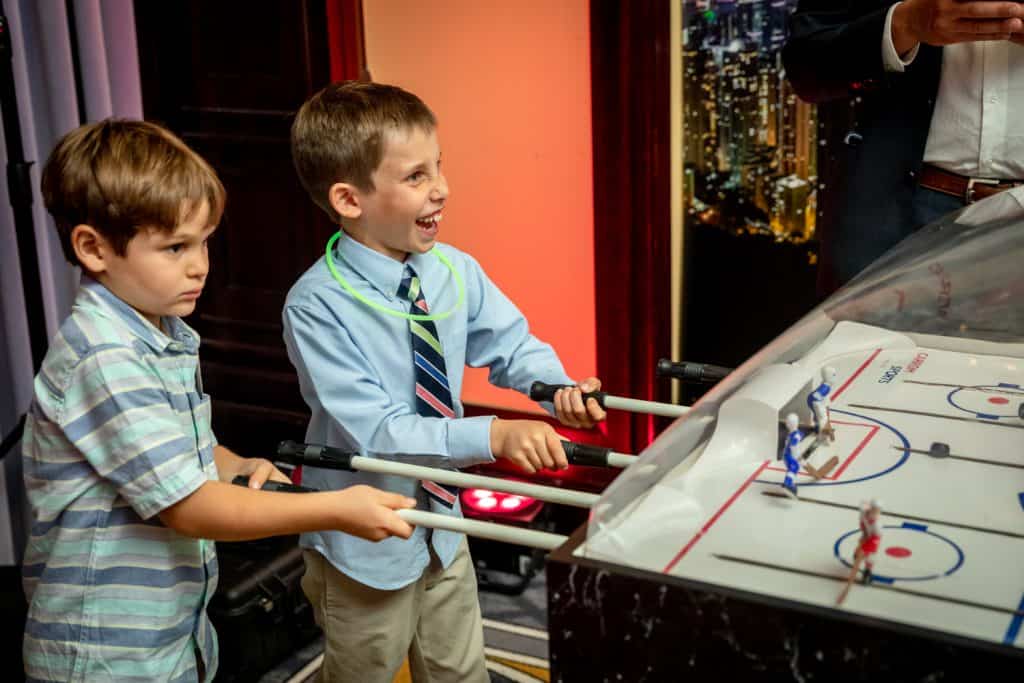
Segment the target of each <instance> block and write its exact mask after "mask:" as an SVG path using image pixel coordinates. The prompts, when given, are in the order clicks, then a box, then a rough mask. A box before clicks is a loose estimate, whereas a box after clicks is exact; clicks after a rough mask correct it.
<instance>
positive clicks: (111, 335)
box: [23, 277, 217, 683]
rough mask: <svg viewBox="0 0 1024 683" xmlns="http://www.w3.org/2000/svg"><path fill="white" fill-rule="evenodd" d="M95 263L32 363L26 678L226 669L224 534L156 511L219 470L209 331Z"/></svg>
mask: <svg viewBox="0 0 1024 683" xmlns="http://www.w3.org/2000/svg"><path fill="white" fill-rule="evenodd" d="M163 327H164V328H165V329H166V330H167V331H168V333H167V334H165V333H164V332H162V331H161V330H159V329H157V328H156V327H154V326H153V325H152V324H151V323H149V322H148V321H147V320H146V319H145V318H143V317H142V316H141V315H140V314H139V313H137V312H136V311H135V310H134V309H133V308H132V307H131V306H129V305H128V304H126V303H125V302H124V301H122V300H120V299H118V298H117V297H116V296H115V295H114V294H113V293H111V292H110V291H109V290H108V289H106V288H105V287H104V286H103V285H101V284H100V283H98V282H96V281H95V280H92V279H90V278H87V277H83V283H82V286H81V287H80V289H79V291H78V294H77V296H76V299H75V303H74V306H73V308H72V311H71V315H70V316H68V318H67V319H66V320H65V321H64V323H63V325H61V328H60V332H59V333H58V334H57V336H56V337H55V338H54V339H53V341H52V342H51V344H50V349H49V351H48V352H47V354H46V358H45V360H44V361H43V366H42V369H41V370H40V372H39V374H38V375H37V376H36V379H35V385H34V398H33V401H32V405H31V407H30V409H29V415H28V419H27V421H26V425H25V436H24V441H23V460H24V475H25V487H26V491H27V496H28V501H29V503H30V505H31V507H32V512H33V524H32V529H31V533H30V538H29V541H28V546H27V548H26V551H25V559H24V585H25V594H26V596H27V597H28V599H29V612H28V621H27V624H26V627H25V641H24V661H25V672H26V675H27V677H28V679H29V680H46V681H89V682H90V683H92V682H93V681H113V680H117V681H196V680H198V676H197V667H196V657H202V659H203V662H204V665H205V668H206V679H207V680H211V679H212V678H213V675H214V673H215V672H216V670H217V643H216V635H215V634H214V630H213V627H212V626H211V625H210V621H209V619H208V618H207V614H206V606H207V604H208V602H209V600H210V597H211V596H212V595H213V592H214V590H215V588H216V584H217V561H216V557H215V553H214V545H213V543H210V542H204V541H202V540H197V539H193V538H186V537H185V536H182V535H180V534H178V533H177V532H175V531H173V530H172V529H170V528H168V527H166V526H164V525H163V524H162V523H161V522H160V518H159V517H158V516H157V513H159V512H161V511H162V510H164V509H166V508H168V507H169V506H171V505H174V504H175V503H177V502H179V501H181V500H182V499H184V498H185V497H187V496H188V495H189V494H191V493H192V492H194V491H195V490H196V489H198V488H199V487H200V486H202V485H203V483H204V482H206V481H207V480H210V479H216V478H217V470H216V466H215V464H214V460H213V447H214V445H215V444H216V440H215V439H214V436H213V431H212V429H211V425H210V397H209V396H208V395H206V394H204V393H203V391H202V384H201V381H200V379H199V355H198V351H199V337H198V335H196V333H195V332H194V331H193V330H192V329H191V328H189V327H188V326H187V325H186V324H185V323H183V322H182V321H181V320H180V319H179V318H175V317H165V318H164V319H163Z"/></svg>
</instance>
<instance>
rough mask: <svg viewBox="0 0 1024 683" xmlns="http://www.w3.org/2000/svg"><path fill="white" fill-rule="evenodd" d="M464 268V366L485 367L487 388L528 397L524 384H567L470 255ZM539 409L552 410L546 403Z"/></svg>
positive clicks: (551, 355)
mask: <svg viewBox="0 0 1024 683" xmlns="http://www.w3.org/2000/svg"><path fill="white" fill-rule="evenodd" d="M466 258H467V261H468V262H469V267H468V268H467V275H466V277H467V284H466V286H467V288H468V289H469V291H470V292H472V293H473V295H472V296H471V297H470V300H469V306H470V310H469V320H468V323H467V324H468V329H467V337H468V338H467V343H466V363H467V364H469V365H470V366H472V367H474V368H479V367H487V368H488V369H489V370H490V372H489V374H488V380H489V381H490V383H491V384H493V385H494V386H498V387H503V388H506V389H514V390H516V391H518V392H520V393H523V394H526V395H529V393H530V385H531V384H533V383H534V382H537V381H540V382H545V383H547V384H573V380H571V379H570V378H569V376H568V375H566V374H565V368H563V367H562V362H561V361H560V360H559V359H558V355H557V354H556V353H555V351H554V349H553V348H552V347H551V345H550V344H547V343H545V342H542V341H541V340H539V339H537V338H536V337H534V336H533V335H532V334H530V326H529V324H528V323H527V321H526V318H525V317H524V316H523V314H522V313H521V312H520V310H519V309H518V308H517V307H516V305H515V304H513V303H512V301H511V300H509V298H508V297H507V296H505V294H504V293H503V292H502V291H501V290H500V289H499V288H498V286H497V285H495V284H494V282H492V281H491V279H490V278H488V277H487V274H486V273H484V271H483V269H482V268H481V267H480V265H479V264H478V263H477V262H476V260H475V259H473V258H472V257H470V256H468V255H467V256H466ZM541 405H542V406H543V407H544V408H545V409H546V410H547V411H548V412H553V411H554V406H553V405H552V404H551V403H550V402H547V401H545V402H543V403H541Z"/></svg>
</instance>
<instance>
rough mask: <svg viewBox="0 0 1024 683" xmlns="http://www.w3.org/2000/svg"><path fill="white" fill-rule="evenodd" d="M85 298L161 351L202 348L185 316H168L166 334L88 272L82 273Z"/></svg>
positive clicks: (196, 350) (165, 321)
mask: <svg viewBox="0 0 1024 683" xmlns="http://www.w3.org/2000/svg"><path fill="white" fill-rule="evenodd" d="M83 299H84V300H85V301H86V302H88V303H89V304H92V307H93V308H97V309H99V310H100V311H101V312H104V313H107V314H108V317H110V318H111V319H113V320H115V321H118V322H120V323H122V325H123V326H124V328H126V329H127V331H128V332H129V333H130V334H131V335H132V336H133V337H136V338H137V339H139V340H141V341H142V342H143V343H144V344H146V346H148V347H150V348H151V349H153V350H154V351H156V352H157V353H174V352H179V353H180V352H186V353H198V352H199V335H198V334H196V332H195V330H193V329H192V328H191V327H189V326H188V325H186V324H185V322H184V321H183V320H182V319H181V318H179V317H178V316H174V315H170V316H164V317H163V324H164V326H166V327H167V329H168V331H169V334H165V333H164V332H163V330H161V329H159V328H157V327H156V326H154V325H153V323H151V322H149V320H147V319H146V318H145V317H144V316H143V315H142V314H141V313H139V312H138V311H136V310H135V309H134V308H132V307H131V306H130V305H129V304H128V303H126V302H125V301H124V300H123V299H121V298H119V297H118V296H117V295H116V294H114V293H113V292H111V291H110V290H109V289H107V288H106V287H105V286H104V285H103V284H102V283H100V282H99V281H98V280H95V279H93V278H92V277H90V276H88V275H86V274H85V273H83V274H82V294H81V295H80V297H79V300H80V301H81V300H83Z"/></svg>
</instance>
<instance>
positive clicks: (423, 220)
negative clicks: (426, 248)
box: [416, 209, 441, 234]
mask: <svg viewBox="0 0 1024 683" xmlns="http://www.w3.org/2000/svg"><path fill="white" fill-rule="evenodd" d="M440 222H441V209H438V210H437V211H435V212H434V213H431V214H428V215H426V216H422V217H420V218H417V219H416V225H418V226H419V227H420V229H422V230H425V231H426V232H428V233H431V234H434V233H436V232H437V225H438V223H440Z"/></svg>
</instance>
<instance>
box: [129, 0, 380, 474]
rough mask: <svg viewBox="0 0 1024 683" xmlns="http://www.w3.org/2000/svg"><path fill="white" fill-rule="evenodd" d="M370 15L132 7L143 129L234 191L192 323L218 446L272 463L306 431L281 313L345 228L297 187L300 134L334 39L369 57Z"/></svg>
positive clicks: (326, 73) (211, 6)
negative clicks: (188, 151)
mask: <svg viewBox="0 0 1024 683" xmlns="http://www.w3.org/2000/svg"><path fill="white" fill-rule="evenodd" d="M327 3H333V4H332V6H331V9H332V11H331V16H330V19H329V18H328V5H327ZM339 8H340V9H342V10H344V11H337V10H338V9H339ZM359 8H360V3H359V2H358V1H355V2H353V0H294V1H292V0H259V1H244V2H243V1H242V0H218V1H217V2H203V1H201V0H189V1H187V2H186V1H176V2H149V1H147V0H138V1H137V2H136V4H135V12H136V23H137V28H138V43H139V59H140V66H141V72H142V84H143V104H144V108H145V115H146V118H147V119H150V120H155V121H159V122H161V123H163V124H164V125H166V126H167V127H168V128H170V129H171V130H173V131H174V132H175V133H177V134H178V135H179V136H181V137H182V139H184V140H185V142H187V143H188V144H189V145H190V146H191V147H192V148H193V149H195V150H196V151H197V152H199V154H201V155H202V156H203V157H204V158H205V159H206V160H207V161H209V162H210V164H211V165H212V166H213V167H214V168H215V169H216V170H217V173H218V174H219V175H220V178H221V180H222V182H223V183H224V186H225V188H226V189H227V193H228V202H227V208H226V210H225V213H224V218H223V220H222V222H221V225H220V227H219V229H218V231H217V233H216V235H215V237H214V238H213V240H212V242H211V270H210V276H209V279H208V281H207V285H206V288H205V291H204V293H203V297H202V298H201V299H200V301H199V304H198V306H197V308H196V312H195V314H194V315H193V316H192V317H191V318H190V319H189V323H190V324H192V325H193V326H194V327H196V329H197V330H198V331H199V333H200V334H201V335H202V337H203V346H202V352H201V355H202V362H203V373H204V380H205V388H206V390H207V391H208V392H209V393H210V394H212V395H213V396H214V397H215V398H216V404H215V421H214V428H215V430H216V432H217V435H218V438H219V439H220V440H221V441H223V442H224V443H225V444H227V445H229V446H231V447H232V448H234V449H236V450H238V451H239V452H240V453H243V454H246V455H264V456H265V455H268V454H269V452H268V450H269V449H270V448H272V447H273V444H274V443H276V441H278V440H279V439H280V438H285V437H287V438H300V439H301V438H302V436H303V433H304V431H305V425H306V421H307V419H308V411H307V409H306V406H305V404H304V403H303V401H302V398H301V396H300V395H299V391H298V382H297V379H296V376H295V371H294V369H293V368H292V366H291V364H290V362H289V361H288V358H287V355H286V354H285V349H284V343H283V340H282V336H281V334H282V328H281V309H282V307H283V305H284V300H285V296H286V295H287V292H288V289H289V288H290V287H291V285H292V283H294V282H295V280H296V278H298V276H299V275H300V274H301V273H302V272H304V271H305V270H306V269H307V268H309V266H310V265H311V264H312V263H313V262H314V261H315V260H316V259H317V258H318V257H319V256H320V254H321V253H322V250H323V246H324V244H325V243H326V241H327V239H328V237H329V236H330V234H331V233H332V232H333V230H334V228H333V227H332V226H331V224H330V221H329V220H328V218H327V217H326V216H325V215H324V214H323V213H322V212H321V211H320V210H319V209H317V208H316V207H315V206H314V205H313V203H312V202H311V201H310V200H309V198H308V197H307V196H306V193H305V191H304V190H303V189H302V186H301V185H300V184H299V181H298V178H297V176H296V174H295V171H294V169H293V167H292V161H291V153H290V149H289V129H290V127H291V123H292V120H293V119H294V115H295V112H296V111H297V110H298V108H299V106H300V105H301V104H302V102H303V101H304V100H305V99H306V98H307V97H309V95H311V94H312V93H314V92H315V91H317V90H319V89H320V88H322V87H323V86H324V85H326V84H327V83H328V82H329V80H330V77H331V68H332V60H331V53H332V50H331V45H330V44H329V41H330V40H342V41H344V42H345V43H346V44H347V45H356V46H361V45H362V24H361V22H356V21H355V20H356V19H358V18H359V16H360V9H359ZM330 21H333V22H335V24H337V25H333V26H332V25H331V24H330ZM344 22H347V23H344ZM349 54H350V56H349V58H348V59H347V60H346V61H344V62H343V63H340V64H341V68H340V70H339V69H338V68H335V71H337V72H338V73H336V74H335V75H336V76H338V77H339V78H356V77H358V75H359V74H360V73H361V71H362V70H363V66H362V64H361V63H360V61H359V59H361V54H362V51H361V48H360V49H359V50H357V51H351V50H350V51H349Z"/></svg>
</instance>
